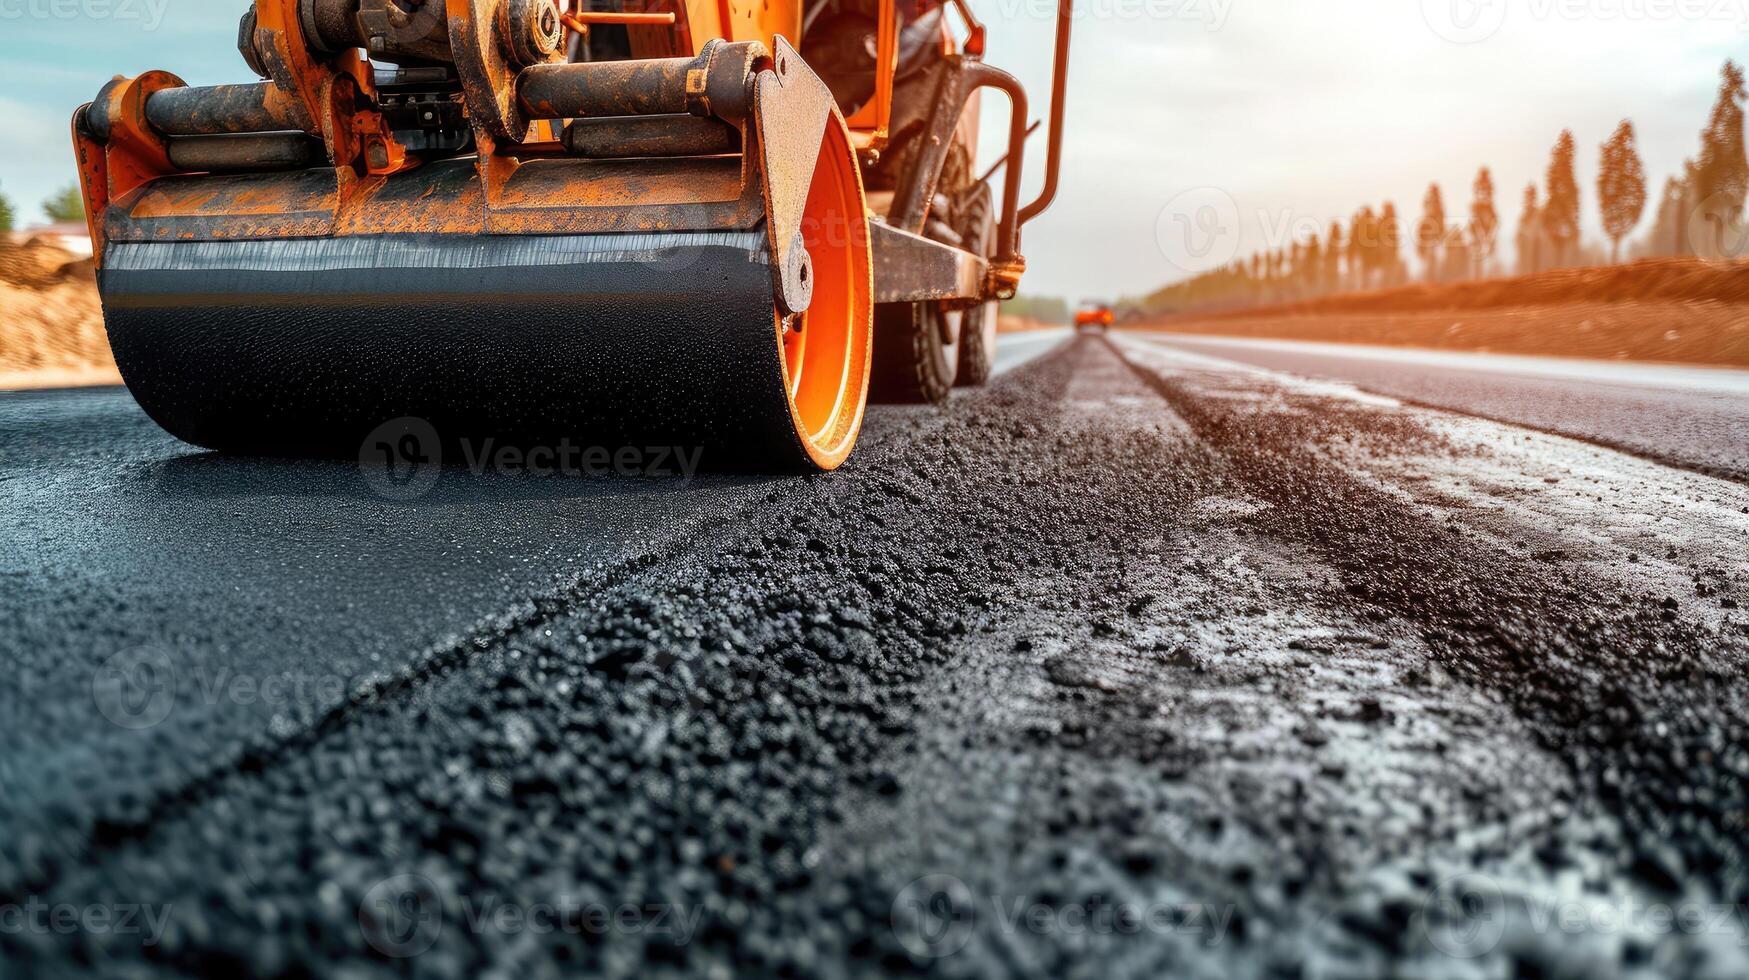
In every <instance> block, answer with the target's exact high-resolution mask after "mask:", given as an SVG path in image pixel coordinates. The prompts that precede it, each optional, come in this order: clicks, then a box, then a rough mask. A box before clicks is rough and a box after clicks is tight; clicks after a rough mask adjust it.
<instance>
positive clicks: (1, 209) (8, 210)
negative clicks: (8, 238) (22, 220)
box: [0, 194, 13, 235]
mask: <svg viewBox="0 0 1749 980" xmlns="http://www.w3.org/2000/svg"><path fill="white" fill-rule="evenodd" d="M12 221H13V212H12V201H11V200H10V199H9V198H7V196H6V195H5V194H0V235H4V234H6V233H8V232H10V231H11V230H12Z"/></svg>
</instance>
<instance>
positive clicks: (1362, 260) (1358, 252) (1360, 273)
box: [1348, 208, 1379, 289]
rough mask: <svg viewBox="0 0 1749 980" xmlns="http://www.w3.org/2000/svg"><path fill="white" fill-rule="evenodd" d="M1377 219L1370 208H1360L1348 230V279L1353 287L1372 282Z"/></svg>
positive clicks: (1374, 267) (1376, 250) (1377, 232)
mask: <svg viewBox="0 0 1749 980" xmlns="http://www.w3.org/2000/svg"><path fill="white" fill-rule="evenodd" d="M1378 247H1379V219H1378V218H1377V217H1376V216H1374V215H1373V213H1372V208H1361V209H1360V211H1359V212H1357V213H1356V214H1355V216H1354V223H1353V224H1352V225H1351V226H1349V232H1348V280H1349V283H1350V285H1351V287H1352V288H1354V289H1366V288H1367V287H1368V286H1370V285H1371V284H1372V278H1373V273H1374V272H1375V271H1377V269H1378Z"/></svg>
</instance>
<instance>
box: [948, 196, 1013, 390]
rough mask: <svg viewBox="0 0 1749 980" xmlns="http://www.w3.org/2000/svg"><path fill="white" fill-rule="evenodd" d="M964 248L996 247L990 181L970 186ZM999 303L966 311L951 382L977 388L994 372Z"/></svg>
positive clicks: (987, 253) (980, 251) (987, 250)
mask: <svg viewBox="0 0 1749 980" xmlns="http://www.w3.org/2000/svg"><path fill="white" fill-rule="evenodd" d="M960 228H961V233H962V234H963V235H964V238H963V241H964V242H965V249H966V251H968V252H971V253H972V254H974V255H981V256H983V257H984V258H990V257H991V253H992V252H993V251H995V248H996V206H995V203H994V198H993V197H992V196H991V194H990V185H989V184H979V185H977V186H976V187H974V188H972V191H971V194H970V199H969V201H968V203H967V205H966V213H965V217H964V219H963V220H962V221H961V222H960ZM1001 307H1002V304H1001V302H1000V301H998V300H994V299H992V300H988V301H986V302H983V303H979V304H978V305H977V306H974V307H972V308H971V309H969V310H967V311H966V312H965V318H964V319H963V320H961V321H960V369H959V374H958V377H957V378H956V379H955V381H954V383H955V384H958V385H961V386H964V387H976V386H978V385H982V384H984V383H986V382H988V381H989V380H990V376H991V375H992V374H994V373H995V371H996V327H997V323H998V321H999V319H1000V318H1001V315H1002V310H1001Z"/></svg>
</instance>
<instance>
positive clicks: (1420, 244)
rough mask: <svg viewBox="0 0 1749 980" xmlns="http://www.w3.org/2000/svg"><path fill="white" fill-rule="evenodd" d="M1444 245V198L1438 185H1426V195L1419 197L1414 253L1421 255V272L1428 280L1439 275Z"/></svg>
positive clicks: (1436, 278)
mask: <svg viewBox="0 0 1749 980" xmlns="http://www.w3.org/2000/svg"><path fill="white" fill-rule="evenodd" d="M1444 245H1445V199H1444V198H1442V197H1441V196H1440V193H1439V185H1438V184H1429V185H1427V196H1426V197H1424V198H1422V199H1421V220H1420V222H1418V223H1417V224H1416V225H1415V254H1416V255H1419V256H1420V257H1421V269H1422V273H1423V274H1424V275H1425V276H1426V277H1427V281H1428V282H1437V281H1438V280H1439V279H1440V277H1441V269H1440V259H1441V258H1442V251H1441V250H1442V249H1443V248H1444Z"/></svg>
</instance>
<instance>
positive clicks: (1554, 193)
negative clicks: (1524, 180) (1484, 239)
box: [1542, 130, 1579, 268]
mask: <svg viewBox="0 0 1749 980" xmlns="http://www.w3.org/2000/svg"><path fill="white" fill-rule="evenodd" d="M1577 154H1578V145H1577V144H1575V143H1574V142H1573V131H1572V130H1562V131H1561V138H1560V139H1559V140H1558V141H1556V143H1555V149H1554V152H1553V153H1552V154H1551V155H1550V156H1549V170H1548V176H1547V180H1548V199H1547V200H1546V201H1544V202H1543V208H1542V226H1543V227H1542V230H1543V238H1544V240H1546V241H1547V242H1548V245H1549V252H1550V255H1549V256H1548V259H1549V260H1550V268H1558V267H1560V266H1563V265H1566V264H1567V262H1568V260H1569V259H1570V258H1571V256H1572V251H1573V248H1574V247H1575V246H1576V245H1578V243H1579V178H1578V177H1577V176H1576V175H1575V173H1574V169H1573V165H1574V157H1575V156H1577Z"/></svg>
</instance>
